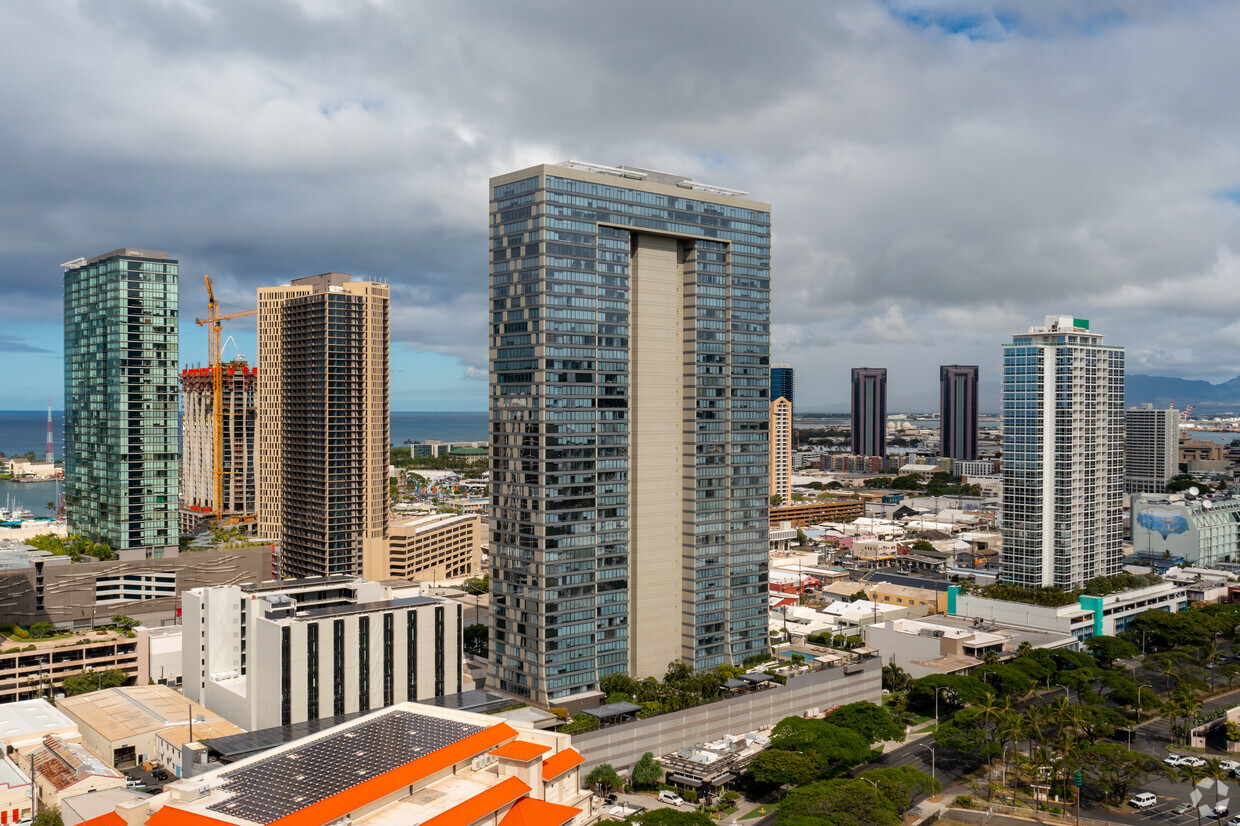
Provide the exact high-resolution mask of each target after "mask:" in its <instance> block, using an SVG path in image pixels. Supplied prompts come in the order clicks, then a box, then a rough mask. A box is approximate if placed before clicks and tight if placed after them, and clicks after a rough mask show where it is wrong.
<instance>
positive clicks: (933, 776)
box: [917, 743, 939, 780]
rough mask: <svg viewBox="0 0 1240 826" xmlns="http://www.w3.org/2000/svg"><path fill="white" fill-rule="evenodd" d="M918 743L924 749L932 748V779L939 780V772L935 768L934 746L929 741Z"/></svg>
mask: <svg viewBox="0 0 1240 826" xmlns="http://www.w3.org/2000/svg"><path fill="white" fill-rule="evenodd" d="M917 745H919V746H921V747H922V748H923V749H930V779H931V780H938V779H939V778H938V772H936V771H935V769H934V746H931V745H929V744H927V743H918V744H917Z"/></svg>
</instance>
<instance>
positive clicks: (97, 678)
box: [61, 668, 129, 697]
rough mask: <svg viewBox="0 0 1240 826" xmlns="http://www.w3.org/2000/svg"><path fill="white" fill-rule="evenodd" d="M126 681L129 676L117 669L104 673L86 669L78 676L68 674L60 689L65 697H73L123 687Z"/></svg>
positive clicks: (110, 669)
mask: <svg viewBox="0 0 1240 826" xmlns="http://www.w3.org/2000/svg"><path fill="white" fill-rule="evenodd" d="M128 679H129V675H128V674H126V673H125V672H124V671H122V670H121V669H119V668H109V669H108V670H106V671H93V670H91V669H87V670H86V671H83V672H82V673H80V674H70V675H69V676H68V677H65V679H64V682H63V683H61V689H62V690H63V691H64V692H65V694H66V695H68V696H70V697H73V696H75V695H78V694H88V693H90V692H92V691H97V690H99V689H101V688H116V687H117V686H121V685H124V684H125V682H126V681H127V680H128Z"/></svg>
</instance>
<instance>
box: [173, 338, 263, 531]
mask: <svg viewBox="0 0 1240 826" xmlns="http://www.w3.org/2000/svg"><path fill="white" fill-rule="evenodd" d="M221 378H222V382H221V390H222V394H221V398H222V400H223V401H222V404H221V405H220V409H221V411H222V412H221V417H220V422H221V425H222V429H223V464H222V466H221V467H222V470H223V481H222V485H221V489H222V493H223V501H222V502H221V503H220V508H219V510H220V514H221V516H224V517H232V518H239V519H240V521H243V522H248V523H250V524H251V526H252V525H253V522H254V516H255V514H256V513H257V509H258V500H257V494H256V492H255V484H254V476H255V473H254V471H255V456H254V431H255V428H256V426H257V421H258V408H257V406H256V400H255V394H256V392H257V383H258V371H257V370H254V369H253V368H251V367H250V366H249V365H247V364H246V363H245V362H232V363H228V364H224V365H223V367H222V370H221ZM181 401H182V410H183V414H182V420H181V433H182V438H181V514H180V521H181V532H182V533H184V534H187V535H189V534H194V533H197V532H198V530H199V528H201V526H202V525H203V524H204V523H205V522H206V521H207V519H208V518H209V517H210V515H211V514H212V513H214V511H215V501H214V500H215V472H214V464H213V455H214V453H215V401H214V392H213V387H212V376H211V369H210V368H191V369H187V370H182V371H181Z"/></svg>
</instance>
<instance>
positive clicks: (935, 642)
mask: <svg viewBox="0 0 1240 826" xmlns="http://www.w3.org/2000/svg"><path fill="white" fill-rule="evenodd" d="M864 634H865V644H866V647H868V648H873V649H876V650H877V651H878V652H879V654H880V656H881V657H882V659H883V662H886V663H895V664H896V665H898V666H900V667H901V668H903V669H904V670H905V671H907V672H908V673H909V674H910V675H911V676H912V677H914V678H918V679H920V678H921V677H925V676H928V675H931V674H967V673H968V672H970V671H972V670H973V669H974V668H976V667H977V666H979V665H981V664H982V662H983V660H984V658H985V657H986V655H987V654H988V653H990V652H993V653H995V654H999V655H1004V654H1012V653H1014V652H1015V651H1016V650H1017V649H1018V648H1019V647H1020V646H1021V644H1022V643H1025V642H1028V643H1029V644H1030V645H1032V646H1033V647H1034V648H1070V647H1074V646H1075V645H1076V644H1077V641H1076V638H1074V637H1072V636H1069V635H1065V634H1057V633H1045V632H1039V631H1031V630H1029V629H1019V628H1013V627H1010V626H1004V625H1000V624H998V623H992V622H985V621H984V620H980V619H978V618H973V619H966V618H963V617H959V618H958V617H944V616H935V617H927V618H925V619H920V620H915V619H897V620H890V621H887V622H881V623H876V624H871V625H867V626H866V627H865V630H864Z"/></svg>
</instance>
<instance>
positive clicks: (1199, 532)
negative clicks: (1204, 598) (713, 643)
mask: <svg viewBox="0 0 1240 826" xmlns="http://www.w3.org/2000/svg"><path fill="white" fill-rule="evenodd" d="M1130 510H1131V518H1132V549H1133V551H1135V552H1136V554H1137V555H1138V556H1139V557H1141V558H1142V559H1143V560H1144V561H1148V562H1153V561H1156V560H1159V559H1161V558H1163V557H1167V558H1168V559H1169V561H1171V562H1180V561H1183V562H1187V563H1188V564H1189V565H1199V566H1201V567H1203V568H1213V567H1215V566H1217V565H1218V564H1219V563H1226V562H1237V561H1240V498H1233V497H1228V498H1215V499H1205V498H1200V497H1198V498H1194V497H1191V496H1184V495H1182V494H1178V493H1170V494H1168V493H1161V494H1160V493H1142V494H1137V495H1135V496H1133V497H1132V507H1131V509H1130Z"/></svg>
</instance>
